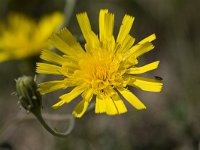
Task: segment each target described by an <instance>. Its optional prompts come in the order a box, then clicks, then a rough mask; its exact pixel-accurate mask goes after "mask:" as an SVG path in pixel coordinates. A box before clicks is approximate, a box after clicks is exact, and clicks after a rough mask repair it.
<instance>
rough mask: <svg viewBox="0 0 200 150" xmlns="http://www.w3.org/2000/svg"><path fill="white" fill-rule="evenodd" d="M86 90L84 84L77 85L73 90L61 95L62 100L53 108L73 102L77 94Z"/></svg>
mask: <svg viewBox="0 0 200 150" xmlns="http://www.w3.org/2000/svg"><path fill="white" fill-rule="evenodd" d="M83 91H84V88H83V85H80V86H77V87H75V88H74V89H73V90H72V91H71V92H69V93H67V94H64V95H62V96H60V97H59V98H60V101H59V102H58V103H56V104H54V105H53V106H52V108H58V107H60V106H61V105H63V104H65V103H69V102H71V101H72V100H73V99H75V98H76V97H77V96H79V95H80V94H81V93H82V92H83Z"/></svg>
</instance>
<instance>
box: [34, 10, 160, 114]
mask: <svg viewBox="0 0 200 150" xmlns="http://www.w3.org/2000/svg"><path fill="white" fill-rule="evenodd" d="M77 20H78V23H79V26H80V28H81V31H82V33H83V36H84V38H85V40H86V44H85V50H84V49H83V48H82V47H81V45H80V44H79V43H78V42H77V41H76V39H75V38H74V37H73V35H72V34H71V33H70V32H69V30H67V29H66V28H64V29H63V30H61V31H60V32H59V33H56V34H54V35H53V36H51V38H50V39H49V42H50V43H51V44H52V45H53V46H54V47H56V48H57V49H58V50H60V52H61V53H63V54H62V55H58V54H56V53H54V52H52V51H51V50H48V49H46V50H43V51H42V54H41V58H42V59H43V60H45V61H48V62H50V63H51V64H49V63H37V69H36V71H37V73H41V74H55V75H61V76H63V77H64V79H63V80H55V81H48V82H44V83H41V84H40V85H39V90H40V92H41V93H42V94H46V93H49V92H52V91H55V90H59V89H66V88H68V87H73V89H72V90H71V91H70V92H69V93H67V94H64V95H62V96H60V97H59V99H60V101H59V102H58V103H56V104H54V105H53V106H52V107H53V108H58V107H60V106H62V105H63V104H66V103H69V102H71V101H72V100H73V99H75V98H76V97H78V96H79V95H81V96H82V100H81V102H80V103H79V104H78V105H77V106H76V107H75V109H74V111H73V114H74V115H75V116H76V117H81V116H82V115H83V114H84V113H85V111H86V110H87V107H88V105H89V103H90V102H91V100H92V98H93V97H95V100H96V104H95V113H106V114H108V115H116V114H121V113H125V112H126V111H127V109H126V106H125V105H124V103H123V101H122V99H121V97H123V98H124V99H125V100H127V101H128V102H129V103H130V104H131V105H132V106H133V107H135V108H136V109H138V110H141V109H145V108H146V107H145V105H144V104H143V103H142V102H141V101H140V100H139V99H138V98H137V97H136V96H135V95H134V94H133V93H132V92H131V91H130V90H128V86H133V87H136V88H139V89H141V90H144V91H151V92H160V91H161V88H162V83H161V82H160V81H159V80H155V79H148V78H143V77H137V76H135V75H137V74H142V73H145V72H147V71H151V70H154V69H156V68H157V67H158V64H159V61H155V62H152V63H150V64H147V65H145V66H141V67H136V65H137V63H138V60H137V58H138V57H140V56H141V55H142V54H144V53H146V52H148V51H150V50H152V49H153V48H154V46H153V45H152V44H151V42H152V41H153V40H154V39H155V38H156V37H155V34H152V35H150V36H149V37H147V38H145V39H143V40H142V41H140V42H139V43H137V44H136V45H133V43H134V41H135V39H134V38H133V37H132V36H131V35H130V34H129V32H130V30H131V27H132V24H133V21H134V18H133V17H131V16H129V15H125V16H124V18H123V21H122V25H121V27H120V30H119V34H118V36H117V38H116V40H115V38H114V36H113V27H114V14H112V13H109V12H108V10H101V11H100V14H99V37H98V36H97V35H96V34H95V33H94V32H93V31H92V29H91V26H90V22H89V19H88V16H87V14H86V13H81V14H78V15H77Z"/></svg>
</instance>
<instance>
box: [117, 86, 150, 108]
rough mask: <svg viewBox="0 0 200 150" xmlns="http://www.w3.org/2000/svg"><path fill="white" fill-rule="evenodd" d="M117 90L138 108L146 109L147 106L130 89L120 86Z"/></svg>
mask: <svg viewBox="0 0 200 150" xmlns="http://www.w3.org/2000/svg"><path fill="white" fill-rule="evenodd" d="M117 90H118V91H119V92H120V94H121V95H122V96H123V97H124V98H125V99H126V100H127V101H128V102H129V103H130V104H131V105H132V106H133V107H135V108H136V109H138V110H141V109H146V106H145V105H144V104H143V103H142V102H141V101H140V100H139V99H138V98H137V97H136V96H135V95H134V94H133V93H132V92H130V91H129V90H127V89H125V88H118V89H117Z"/></svg>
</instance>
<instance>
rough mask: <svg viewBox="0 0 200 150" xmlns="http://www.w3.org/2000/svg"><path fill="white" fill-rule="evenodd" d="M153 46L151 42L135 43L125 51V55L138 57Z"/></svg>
mask: <svg viewBox="0 0 200 150" xmlns="http://www.w3.org/2000/svg"><path fill="white" fill-rule="evenodd" d="M153 48H154V46H153V44H151V43H149V42H146V43H144V44H141V45H140V44H137V45H135V46H133V47H132V48H131V49H130V50H129V51H128V52H127V53H126V57H131V56H133V55H134V57H136V58H137V57H139V56H141V55H143V54H144V53H147V52H149V51H150V50H152V49H153Z"/></svg>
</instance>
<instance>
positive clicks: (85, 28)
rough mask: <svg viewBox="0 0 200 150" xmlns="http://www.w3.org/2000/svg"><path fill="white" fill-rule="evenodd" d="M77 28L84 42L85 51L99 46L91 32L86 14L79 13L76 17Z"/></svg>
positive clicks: (96, 38)
mask: <svg viewBox="0 0 200 150" xmlns="http://www.w3.org/2000/svg"><path fill="white" fill-rule="evenodd" d="M76 17H77V20H78V23H79V26H80V28H81V31H82V33H83V36H84V38H85V40H86V45H85V49H86V51H87V52H90V51H91V50H92V49H93V48H95V47H98V46H99V45H100V43H99V39H98V37H97V35H96V34H95V33H94V32H93V31H92V28H91V25H90V21H89V18H88V16H87V13H86V12H84V13H80V14H77V15H76Z"/></svg>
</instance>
